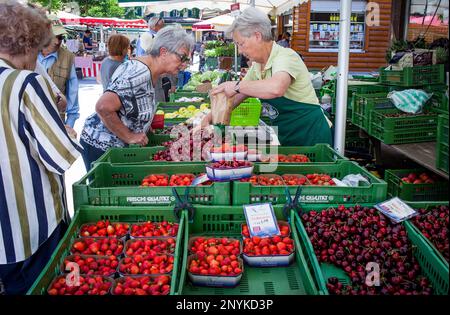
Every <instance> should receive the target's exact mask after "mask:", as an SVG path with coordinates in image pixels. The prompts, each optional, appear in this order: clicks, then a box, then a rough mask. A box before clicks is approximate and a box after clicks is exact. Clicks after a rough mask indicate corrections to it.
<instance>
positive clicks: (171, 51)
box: [81, 25, 194, 170]
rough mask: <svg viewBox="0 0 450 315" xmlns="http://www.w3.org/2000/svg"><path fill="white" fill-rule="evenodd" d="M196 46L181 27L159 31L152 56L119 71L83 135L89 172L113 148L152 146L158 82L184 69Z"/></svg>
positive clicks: (130, 62)
mask: <svg viewBox="0 0 450 315" xmlns="http://www.w3.org/2000/svg"><path fill="white" fill-rule="evenodd" d="M193 46H194V40H193V38H192V37H191V36H190V35H188V34H187V33H186V31H185V30H184V29H183V28H182V27H181V26H180V25H173V26H168V27H165V28H163V29H162V30H160V31H159V32H158V34H157V35H156V37H155V38H154V41H153V45H152V48H151V49H150V51H149V54H148V55H146V56H142V57H138V58H136V59H134V60H130V61H127V62H125V63H123V64H122V65H120V66H119V67H118V68H117V69H116V71H115V72H114V75H113V77H112V80H111V83H110V84H109V86H108V88H107V89H106V92H105V93H104V94H103V95H102V96H101V97H100V99H99V100H98V102H97V104H96V113H95V114H93V115H91V116H90V117H88V118H87V119H86V123H85V125H84V128H83V131H82V133H81V144H82V145H83V147H84V149H85V150H84V154H83V160H84V163H85V165H86V169H87V170H89V169H90V165H91V163H92V162H93V161H95V160H97V159H98V158H99V157H100V156H101V155H102V154H103V153H104V152H105V151H106V150H107V149H109V148H111V147H124V146H127V145H128V144H140V145H143V146H145V145H146V144H147V143H148V138H147V134H146V133H147V131H148V129H149V126H150V125H151V122H152V120H153V116H154V114H155V112H156V100H155V82H157V81H158V78H159V77H160V76H161V75H162V74H164V73H167V74H172V75H175V74H177V73H178V71H179V70H182V69H184V68H185V67H186V65H187V64H188V63H189V61H190V60H189V56H190V54H191V50H192V49H193Z"/></svg>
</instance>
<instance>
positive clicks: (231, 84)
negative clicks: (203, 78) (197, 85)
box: [210, 81, 237, 98]
mask: <svg viewBox="0 0 450 315" xmlns="http://www.w3.org/2000/svg"><path fill="white" fill-rule="evenodd" d="M236 83H237V82H236V81H228V82H224V83H222V84H220V85H218V86H217V87H215V88H214V89H212V90H211V93H210V94H211V95H216V94H219V93H225V95H226V96H227V97H228V98H231V97H233V96H235V95H236V94H237V92H236V91H235V90H234V88H235V87H236Z"/></svg>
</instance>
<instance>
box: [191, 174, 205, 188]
mask: <svg viewBox="0 0 450 315" xmlns="http://www.w3.org/2000/svg"><path fill="white" fill-rule="evenodd" d="M207 181H209V178H208V175H207V174H204V175H202V176H199V177H196V178H195V179H194V180H193V181H192V184H191V186H198V185H201V184H203V183H206V182H207Z"/></svg>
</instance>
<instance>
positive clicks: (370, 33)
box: [291, 0, 392, 71]
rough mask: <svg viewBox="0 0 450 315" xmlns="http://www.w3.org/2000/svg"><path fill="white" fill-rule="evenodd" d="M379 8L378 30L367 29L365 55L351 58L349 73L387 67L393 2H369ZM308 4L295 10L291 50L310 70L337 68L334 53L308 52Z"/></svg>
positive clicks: (374, 0) (377, 0)
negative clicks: (298, 53) (299, 55)
mask: <svg viewBox="0 0 450 315" xmlns="http://www.w3.org/2000/svg"><path fill="white" fill-rule="evenodd" d="M372 1H373V2H377V3H378V4H379V5H380V26H366V44H365V51H364V52H362V53H351V54H350V70H351V71H373V70H378V68H379V67H382V66H385V65H386V58H385V56H386V50H387V49H388V47H389V45H390V38H391V8H392V0H372ZM310 10H311V1H308V2H306V3H303V4H302V5H300V6H297V7H295V8H294V10H293V11H294V12H293V14H294V17H293V23H294V25H293V34H292V42H291V48H292V49H294V50H296V51H298V52H300V53H301V54H302V55H303V57H304V59H305V63H306V65H307V66H308V68H309V69H322V68H324V67H328V66H329V65H337V58H338V53H337V52H309V51H308V50H309V25H310V16H311V15H310Z"/></svg>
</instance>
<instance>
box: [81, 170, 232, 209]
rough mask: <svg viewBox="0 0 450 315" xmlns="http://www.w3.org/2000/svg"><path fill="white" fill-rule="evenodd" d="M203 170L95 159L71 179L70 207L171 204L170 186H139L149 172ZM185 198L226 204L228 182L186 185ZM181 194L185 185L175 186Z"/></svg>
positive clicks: (163, 172) (167, 172)
mask: <svg viewBox="0 0 450 315" xmlns="http://www.w3.org/2000/svg"><path fill="white" fill-rule="evenodd" d="M186 173H190V174H192V173H193V174H195V175H198V174H200V173H206V170H205V164H188V163H186V164H176V165H174V164H169V163H167V164H165V165H162V164H158V165H112V164H109V163H97V164H96V165H95V166H94V167H93V168H92V169H91V170H90V171H89V172H88V173H87V174H86V175H85V176H83V177H82V178H81V179H80V180H79V181H78V182H76V183H74V184H73V186H72V189H73V198H74V205H75V206H74V208H75V209H76V208H77V207H79V206H81V205H102V206H108V205H109V206H128V205H130V206H131V205H132V206H142V205H150V206H156V205H173V204H175V197H174V196H173V192H172V188H173V187H171V186H165V187H139V186H140V185H141V182H142V180H143V179H144V177H146V176H147V175H149V174H168V175H173V174H186ZM189 187H190V188H189V201H190V202H192V203H200V204H206V205H229V204H230V183H229V182H216V183H213V184H212V185H210V186H195V187H194V186H189ZM175 189H176V191H177V192H178V194H180V195H184V193H185V191H186V187H175Z"/></svg>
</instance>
